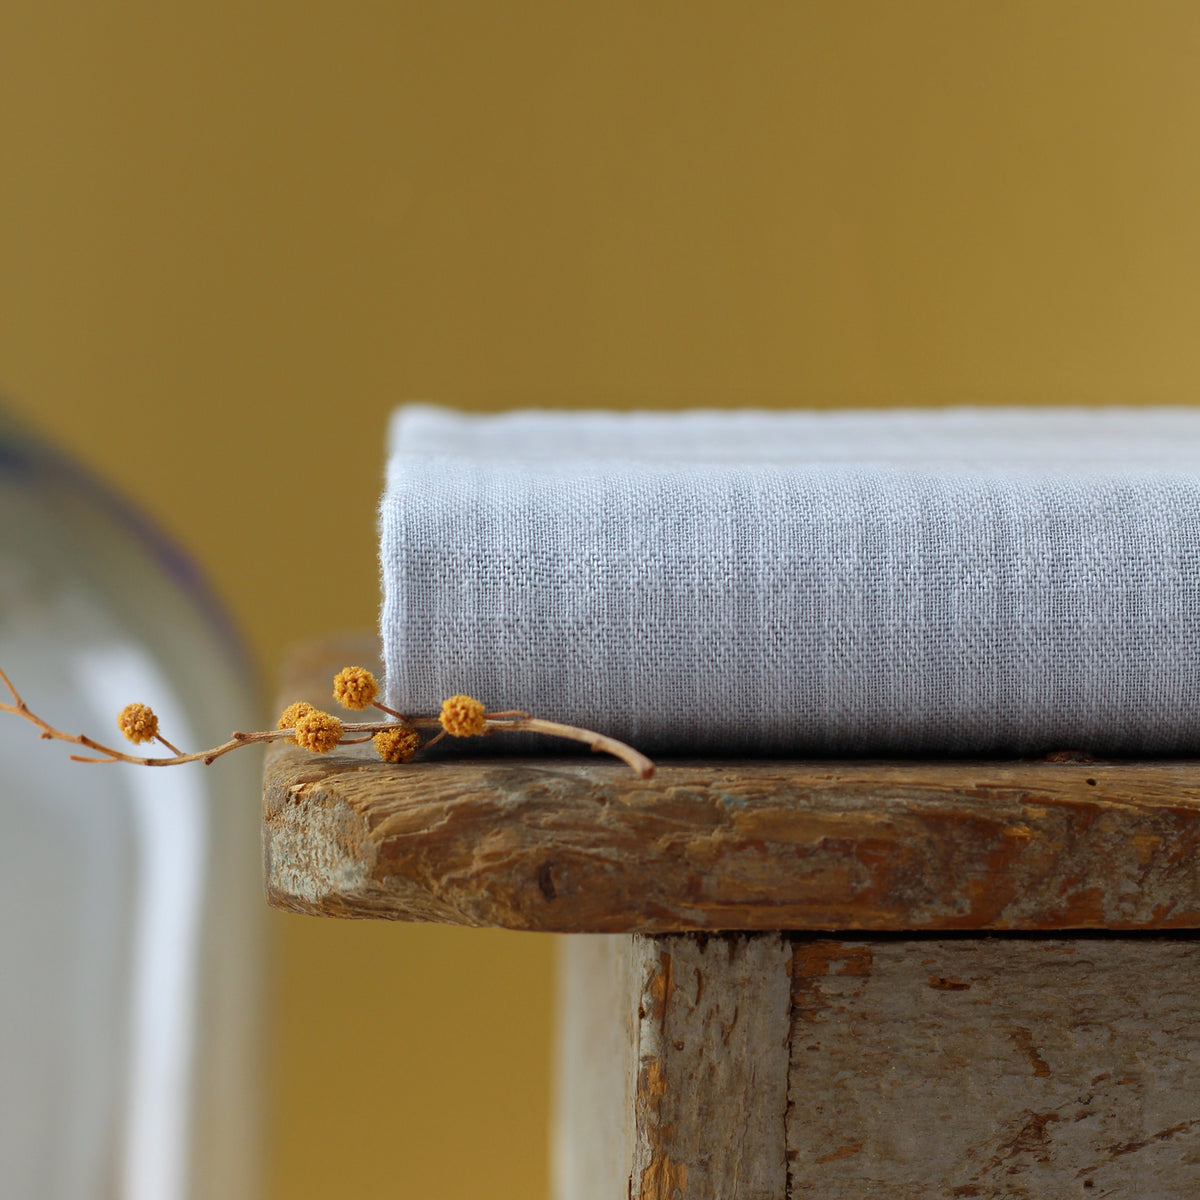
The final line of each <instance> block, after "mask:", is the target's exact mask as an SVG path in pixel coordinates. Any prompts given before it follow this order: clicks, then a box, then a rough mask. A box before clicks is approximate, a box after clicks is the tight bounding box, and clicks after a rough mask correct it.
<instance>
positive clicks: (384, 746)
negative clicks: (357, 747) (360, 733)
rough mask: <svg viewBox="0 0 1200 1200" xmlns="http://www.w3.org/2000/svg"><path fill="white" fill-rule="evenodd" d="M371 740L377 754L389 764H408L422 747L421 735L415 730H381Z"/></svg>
mask: <svg viewBox="0 0 1200 1200" xmlns="http://www.w3.org/2000/svg"><path fill="white" fill-rule="evenodd" d="M371 740H372V741H373V742H374V743H375V752H376V753H377V754H378V755H379V757H380V758H382V759H383V761H384V762H389V763H406V762H408V761H409V760H410V759H411V758H412V756H413V755H414V754H416V752H417V750H418V749H419V748H420V745H421V735H420V734H419V733H418V732H417V731H416V730H415V729H404V728H396V729H381V730H380V731H379V732H378V733H377V734H376V735H375V736H374V738H372V739H371Z"/></svg>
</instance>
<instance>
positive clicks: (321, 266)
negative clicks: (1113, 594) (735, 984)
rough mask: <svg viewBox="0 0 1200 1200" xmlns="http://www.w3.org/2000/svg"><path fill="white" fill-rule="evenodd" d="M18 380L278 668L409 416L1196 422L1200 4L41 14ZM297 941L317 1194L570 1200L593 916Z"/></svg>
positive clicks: (297, 1157) (8, 64) (363, 610)
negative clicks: (1116, 417)
mask: <svg viewBox="0 0 1200 1200" xmlns="http://www.w3.org/2000/svg"><path fill="white" fill-rule="evenodd" d="M0 388H2V389H3V390H4V391H5V392H7V394H8V395H9V396H10V397H11V400H12V403H13V404H14V405H15V406H16V407H17V408H18V409H19V410H20V411H22V412H23V413H25V414H26V415H27V416H28V417H29V418H30V419H31V420H32V421H33V422H34V423H35V424H36V425H38V426H39V427H41V428H42V429H43V430H45V431H46V432H47V433H48V434H50V435H51V436H53V437H54V438H55V439H57V441H58V442H59V443H60V444H62V445H63V446H65V447H67V448H69V449H70V450H72V451H74V452H75V453H76V454H77V455H78V456H79V457H80V458H82V459H83V460H85V461H86V462H88V463H90V464H91V465H93V466H94V467H95V468H96V469H98V470H99V471H100V472H101V473H102V474H103V475H105V476H107V477H108V478H110V479H111V480H113V481H115V482H116V483H118V484H119V485H120V486H121V487H122V488H124V489H125V491H127V492H128V493H129V494H130V495H131V496H132V497H134V498H135V499H136V500H138V501H140V502H141V503H142V504H144V505H145V506H146V507H147V508H148V509H150V510H151V511H153V512H154V513H155V514H156V515H157V516H158V517H159V518H160V520H161V521H162V522H163V523H164V524H165V525H166V526H167V528H168V529H170V530H171V531H173V532H174V533H175V534H176V535H178V537H179V538H180V539H181V540H182V541H183V542H184V543H185V544H186V545H188V546H189V547H190V548H191V549H192V551H193V552H194V553H195V555H196V556H197V557H198V558H199V560H200V561H201V563H202V564H203V566H204V567H206V568H207V570H208V572H209V573H210V574H211V576H212V578H213V579H214V581H215V582H216V585H217V587H218V588H219V590H220V592H221V593H222V594H223V596H224V597H225V598H226V600H227V601H228V602H229V604H230V605H231V606H232V608H233V610H234V612H235V614H236V616H237V618H238V620H239V621H240V623H241V625H242V627H243V628H244V630H245V631H246V632H247V634H248V636H249V638H250V640H251V642H252V645H253V647H254V649H255V651H256V653H257V655H258V658H259V661H260V663H261V664H262V667H263V670H264V677H266V675H267V674H268V673H269V671H270V670H271V668H272V666H273V664H275V663H276V662H277V661H278V658H279V655H280V652H281V649H282V647H283V646H284V645H285V644H286V643H287V642H288V641H290V640H291V639H293V638H296V637H298V636H302V635H306V634H310V633H314V632H321V631H329V630H333V629H338V628H344V627H354V626H369V625H371V624H373V623H374V620H375V614H376V607H377V603H378V594H377V591H378V588H377V579H376V566H375V561H374V538H375V534H374V524H373V505H374V502H375V499H376V494H377V492H378V490H379V485H380V467H381V456H382V447H383V427H384V419H385V416H386V414H387V412H388V410H389V409H390V408H391V406H392V405H393V404H395V403H396V402H397V401H400V400H403V399H406V398H414V397H416V398H430V399H437V400H442V401H447V402H452V403H455V404H460V405H465V406H470V407H502V406H510V405H517V404H537V405H545V404H570V405H579V404H590V405H595V404H613V405H620V406H633V405H679V404H691V403H704V404H731V403H737V404H741V403H755V404H765V405H781V404H820V405H828V404H843V403H845V404H872V405H885V404H895V403H912V404H925V403H929V404H943V403H948V402H954V401H965V400H974V401H983V402H988V403H991V402H1005V401H1023V402H1037V403H1041V402H1047V401H1087V402H1092V401H1094V402H1104V401H1129V402H1138V403H1141V402H1150V401H1168V402H1194V401H1196V400H1197V399H1198V398H1200V5H1197V4H1195V3H1192V2H1191V0H1179V2H1176V3H1164V2H1155V0H1135V2H1129V3H1111V2H1104V0H1091V2H1081V3H1061V2H1059V3H1055V2H1053V0H1038V2H1035V3H1017V2H1012V3H963V2H962V0H947V2H939V3H932V2H928V0H888V2H886V3H878V2H876V3H869V2H863V0H858V2H856V3H842V2H829V3H799V2H796V0H793V2H790V3H727V4H723V5H721V4H692V3H688V4H683V3H669V4H667V3H647V2H644V0H643V2H640V3H590V4H554V3H545V4H532V3H517V2H515V0H505V2H503V3H483V2H479V3H474V4H462V3H459V4H434V3H426V4H420V3H414V2H412V0H392V2H391V3H386V4H379V3H373V4H367V3H361V2H356V3H349V2H346V0H339V2H338V3H332V2H330V3H326V4H319V3H313V2H311V0H310V2H295V0H291V2H289V3H282V2H270V3H256V2H253V0H249V2H248V0H239V2H237V3H234V2H233V0H206V2H205V3H196V4H192V5H187V6H183V5H175V4H162V3H150V2H149V0H143V2H137V3H131V2H123V0H116V2H108V3H91V4H87V3H82V2H81V0H70V2H67V3H56V2H54V0H46V2H45V3H36V4H35V3H17V2H15V0H4V2H3V3H0ZM273 930H274V935H275V939H276V944H277V950H278V956H277V957H278V962H279V968H280V969H279V974H278V983H277V989H276V994H275V999H274V1007H273V1012H274V1014H275V1020H276V1024H275V1027H274V1028H275V1047H274V1048H275V1051H276V1070H275V1074H274V1076H273V1082H272V1087H271V1097H272V1105H273V1107H272V1110H271V1113H272V1124H271V1130H272V1147H273V1175H272V1184H271V1192H270V1195H271V1196H272V1197H284V1196H287V1197H288V1198H289V1200H303V1198H306V1197H317V1196H322V1197H324V1196H331V1195H336V1196H347V1197H355V1196H365V1195H368V1194H370V1195H395V1196H402V1197H405V1196H414V1197H415V1196H431V1197H437V1198H448V1200H453V1198H454V1197H467V1196H471V1197H478V1196H481V1195H482V1196H488V1197H489V1198H500V1197H510V1196H511V1197H522V1198H523V1200H525V1198H528V1197H536V1196H540V1195H543V1194H544V1190H545V1187H546V1178H547V1175H546V1169H545V1164H544V1133H543V1127H544V1124H545V1120H546V1116H547V1099H546V1086H547V1079H548V1071H549V1050H548V1036H547V1029H548V1023H549V1020H550V1016H551V1009H550V999H549V989H550V978H551V976H550V970H551V968H550V949H551V948H550V945H549V943H548V941H547V940H545V939H538V938H535V937H522V936H519V935H504V934H485V933H469V932H466V931H461V930H443V929H431V928H403V927H384V926H374V925H367V924H334V923H328V924H323V923H321V922H317V921H307V920H303V919H300V918H291V919H286V918H282V917H280V918H278V919H277V920H276V921H275V923H274V925H273Z"/></svg>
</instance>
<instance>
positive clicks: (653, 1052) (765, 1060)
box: [557, 933, 792, 1200]
mask: <svg viewBox="0 0 1200 1200" xmlns="http://www.w3.org/2000/svg"><path fill="white" fill-rule="evenodd" d="M791 957H792V951H791V944H790V942H789V940H788V938H787V937H786V936H785V935H782V934H778V933H754V934H710V935H705V934H679V935H667V936H657V937H650V936H645V935H641V934H632V935H623V936H622V935H615V936H612V937H595V936H593V937H588V936H586V935H584V936H576V937H570V938H568V939H566V947H565V952H564V959H563V988H562V992H561V996H562V1002H563V1003H562V1012H563V1023H562V1027H561V1037H560V1067H559V1071H560V1102H559V1114H560V1115H559V1129H558V1134H557V1156H558V1161H557V1178H558V1195H559V1198H560V1200H628V1198H629V1197H633V1198H634V1200H674V1198H675V1197H687V1198H688V1200H709V1198H711V1200H717V1198H718V1197H719V1198H721V1200H783V1198H784V1196H785V1194H786V1190H787V1154H786V1146H785V1127H786V1112H787V1075H788V1062H789V1059H788V1043H789V1021H790V1016H789V1013H790V993H791V971H790V963H791ZM614 1030H616V1031H619V1036H617V1037H615V1038H614V1036H613V1031H614ZM614 1112H619V1113H620V1115H621V1122H620V1125H619V1126H618V1124H617V1122H615V1121H614V1119H613V1114H614Z"/></svg>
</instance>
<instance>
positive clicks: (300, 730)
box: [296, 708, 342, 754]
mask: <svg viewBox="0 0 1200 1200" xmlns="http://www.w3.org/2000/svg"><path fill="white" fill-rule="evenodd" d="M341 740H342V723H341V721H339V720H338V718H337V717H335V716H333V715H332V714H331V713H327V712H322V711H321V710H320V709H319V708H311V709H310V710H309V711H308V712H306V713H301V714H300V715H299V716H298V717H297V718H296V745H298V746H303V747H304V749H305V750H312V751H313V752H314V753H315V754H326V753H328V751H330V750H332V749H333V748H334V746H336V745H337V744H338V742H340V741H341Z"/></svg>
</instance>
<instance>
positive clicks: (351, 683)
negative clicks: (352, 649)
mask: <svg viewBox="0 0 1200 1200" xmlns="http://www.w3.org/2000/svg"><path fill="white" fill-rule="evenodd" d="M378 695H379V684H378V683H376V682H375V676H374V675H372V674H371V672H370V671H368V670H367V669H366V668H365V667H343V668H342V669H341V670H340V671H339V672H338V673H337V674H336V675H335V676H334V677H333V698H334V699H335V700H336V701H337V702H338V703H339V704H340V705H341V706H342V707H343V708H366V707H367V705H368V704H374V703H375V697H376V696H378Z"/></svg>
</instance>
